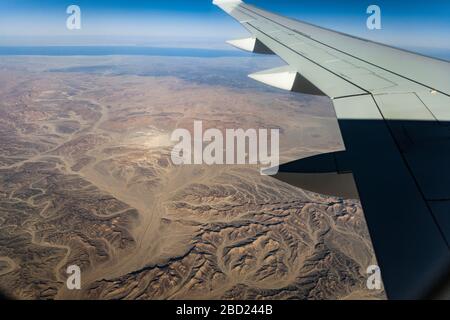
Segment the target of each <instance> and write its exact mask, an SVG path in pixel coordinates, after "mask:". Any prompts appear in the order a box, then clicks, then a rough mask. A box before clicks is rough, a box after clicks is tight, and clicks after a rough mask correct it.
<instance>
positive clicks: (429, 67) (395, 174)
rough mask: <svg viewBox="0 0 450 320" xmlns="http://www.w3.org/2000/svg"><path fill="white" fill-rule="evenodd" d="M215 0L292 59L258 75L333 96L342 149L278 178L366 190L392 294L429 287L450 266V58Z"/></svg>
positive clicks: (332, 189) (420, 293)
mask: <svg viewBox="0 0 450 320" xmlns="http://www.w3.org/2000/svg"><path fill="white" fill-rule="evenodd" d="M214 3H215V4H216V5H218V6H219V7H221V8H222V9H223V10H224V11H225V12H227V13H228V14H230V15H231V16H233V17H234V18H235V19H236V20H237V21H239V22H240V23H241V24H242V25H243V26H244V27H245V28H246V29H247V30H248V31H249V32H250V33H251V34H252V38H251V39H255V40H254V41H255V42H256V41H257V42H258V43H260V44H261V46H260V47H263V48H265V53H268V52H270V53H275V54H276V55H278V56H279V57H281V58H282V59H283V60H284V61H285V62H286V63H287V64H288V66H285V67H281V68H277V69H273V70H268V71H265V72H261V73H257V74H255V75H256V76H255V75H252V78H254V79H255V80H258V81H262V82H264V83H266V84H269V85H273V86H276V87H278V88H282V89H286V90H291V91H297V92H302V93H308V94H322V95H327V96H328V97H330V98H331V99H332V100H333V104H334V108H335V111H336V116H337V118H338V121H339V126H340V129H341V133H342V137H343V140H344V144H345V151H343V152H338V153H335V154H327V155H319V156H316V157H312V158H309V159H301V160H297V161H294V162H292V163H289V164H286V165H284V166H281V168H280V174H279V178H280V179H282V180H284V181H287V182H288V183H291V184H293V185H296V186H299V187H304V188H306V189H309V190H311V191H317V192H322V193H325V194H334V195H342V196H356V195H359V198H360V199H361V203H362V206H363V209H364V213H365V216H366V221H367V224H368V228H369V231H370V235H371V238H372V243H373V246H374V250H375V252H376V255H377V260H378V264H379V265H380V268H381V273H382V277H383V283H384V286H385V290H386V293H387V295H388V297H389V298H392V299H408V298H425V297H427V296H428V295H429V294H430V293H431V292H433V290H435V288H436V287H438V286H439V284H440V282H441V281H443V279H445V278H446V276H447V275H448V270H449V266H450V250H449V242H450V165H449V163H450V81H449V76H448V75H449V74H450V64H449V63H448V62H446V61H441V60H435V59H432V58H428V57H424V56H420V55H416V54H413V53H411V52H407V51H403V50H400V49H396V48H392V47H389V46H385V45H382V44H378V43H374V42H370V41H366V40H363V39H359V38H355V37H352V36H349V35H345V34H342V33H337V32H333V31H331V30H327V29H323V28H320V27H317V26H313V25H310V24H307V23H303V22H299V21H296V20H291V19H287V18H284V17H281V16H278V15H275V14H272V13H269V12H266V11H263V10H260V9H258V8H256V7H254V6H250V5H247V4H245V3H244V2H242V1H239V0H215V1H214ZM283 72H284V73H283ZM283 74H284V75H285V76H283ZM258 75H259V76H258ZM293 75H294V76H293ZM314 176H316V179H314Z"/></svg>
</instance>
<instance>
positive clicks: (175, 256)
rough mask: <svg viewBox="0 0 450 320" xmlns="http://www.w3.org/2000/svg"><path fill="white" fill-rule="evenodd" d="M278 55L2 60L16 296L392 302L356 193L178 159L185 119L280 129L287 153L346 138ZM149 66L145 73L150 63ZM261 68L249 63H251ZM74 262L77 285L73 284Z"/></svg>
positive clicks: (6, 189) (4, 191) (2, 245)
mask: <svg viewBox="0 0 450 320" xmlns="http://www.w3.org/2000/svg"><path fill="white" fill-rule="evenodd" d="M274 63H275V65H276V63H279V62H277V61H273V60H270V59H265V58H259V59H256V60H255V59H252V60H250V59H247V58H236V57H233V58H180V57H178V58H177V57H83V58H81V57H78V58H76V57H1V58H0V134H1V137H2V138H1V139H0V148H1V152H0V290H1V292H2V293H3V294H4V295H5V296H7V297H10V298H15V299H221V298H224V299H346V298H354V299H366V298H367V299H383V298H384V294H383V292H382V291H371V290H368V289H366V279H367V274H366V268H367V267H368V266H369V265H371V264H376V261H375V257H374V254H373V250H372V245H371V242H370V238H369V235H368V232H367V228H366V224H365V221H364V216H363V213H362V210H361V206H360V204H359V202H358V201H356V200H343V199H337V198H332V197H325V196H321V195H318V194H313V193H310V192H307V191H303V190H300V189H296V188H294V187H291V186H289V185H287V184H284V183H282V182H280V181H277V180H275V179H273V178H271V177H265V176H261V175H260V174H259V171H258V170H257V168H255V167H251V166H206V165H197V166H194V165H192V166H174V165H173V164H172V163H171V160H170V151H171V148H172V145H173V142H171V141H170V134H171V132H172V131H173V130H174V129H176V128H186V129H191V128H192V126H193V122H194V120H202V121H203V123H204V126H205V127H207V128H219V129H226V128H244V129H245V128H279V129H280V132H281V135H280V148H281V156H282V159H281V160H282V162H287V161H290V160H294V159H297V158H300V157H305V156H308V155H313V154H317V153H321V152H329V151H331V150H339V149H341V148H342V144H341V139H340V135H339V130H338V127H337V123H336V120H335V119H334V114H333V111H332V107H331V104H330V102H329V101H328V99H326V98H319V97H310V96H303V95H294V94H289V93H284V92H281V91H277V90H274V89H270V88H267V87H265V86H263V85H260V84H257V83H253V82H252V81H253V80H250V79H247V78H246V77H245V75H246V74H247V72H251V71H256V70H257V69H258V68H263V67H265V66H267V67H269V66H270V65H271V64H274ZM147 69H148V70H147ZM255 69H256V70H255ZM69 265H78V266H80V268H81V270H82V288H81V290H68V289H67V288H66V286H65V282H66V278H67V273H66V268H67V266H69Z"/></svg>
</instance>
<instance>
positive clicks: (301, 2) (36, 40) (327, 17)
mask: <svg viewBox="0 0 450 320" xmlns="http://www.w3.org/2000/svg"><path fill="white" fill-rule="evenodd" d="M247 2H248V3H250V4H253V5H256V6H258V7H261V8H265V9H268V10H270V11H274V12H277V13H280V14H282V15H285V16H289V17H293V18H297V19H299V20H303V21H307V22H310V23H314V24H317V25H320V26H324V27H327V28H331V29H334V30H338V31H342V32H346V33H349V34H353V35H357V36H361V37H364V38H368V39H371V40H375V41H380V42H384V43H388V44H393V45H396V46H399V47H404V48H415V47H417V48H428V49H436V50H440V49H445V50H450V41H449V37H448V35H449V34H450V19H449V18H448V17H449V14H450V1H448V0H426V1H423V0H420V1H419V0H408V1H406V0H339V1H338V0H314V1H312V0H296V1H292V0H276V1H274V0H272V1H269V0H247ZM371 4H376V5H378V6H379V7H380V8H381V13H382V15H381V18H382V29H381V30H368V29H367V27H366V20H367V18H368V14H367V13H366V10H367V7H368V6H369V5H371ZM69 5H78V6H79V7H80V8H81V30H68V29H67V28H66V19H67V18H68V16H69V15H68V14H67V13H66V8H67V7H68V6H69ZM246 34H247V33H246V31H245V29H243V28H242V27H241V26H240V25H239V24H238V23H237V22H235V21H234V20H233V19H232V18H231V17H228V16H227V15H226V14H225V13H223V12H222V11H221V10H220V9H219V8H217V7H215V6H214V5H212V1H211V0H165V1H163V0H146V1H137V0H95V1H93V0H69V1H61V0H40V1H30V0H0V45H3V46H5V45H6V46H8V45H11V46H17V45H95V44H97V45H98V44H101V45H119V44H120V45H157V46H181V47H220V48H222V46H223V47H225V45H224V44H223V41H224V40H226V39H232V38H239V37H242V36H245V35H246Z"/></svg>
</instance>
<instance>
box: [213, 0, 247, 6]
mask: <svg viewBox="0 0 450 320" xmlns="http://www.w3.org/2000/svg"><path fill="white" fill-rule="evenodd" d="M239 3H242V0H213V4H215V5H216V6H218V5H221V4H239Z"/></svg>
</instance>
